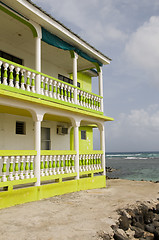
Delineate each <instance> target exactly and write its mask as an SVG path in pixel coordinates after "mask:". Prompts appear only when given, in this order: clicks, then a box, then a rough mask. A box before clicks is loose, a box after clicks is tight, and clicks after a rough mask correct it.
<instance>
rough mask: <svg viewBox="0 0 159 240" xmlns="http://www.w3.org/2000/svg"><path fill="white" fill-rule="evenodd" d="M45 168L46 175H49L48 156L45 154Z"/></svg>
mask: <svg viewBox="0 0 159 240" xmlns="http://www.w3.org/2000/svg"><path fill="white" fill-rule="evenodd" d="M44 169H45V176H48V175H49V174H48V156H45V164H44Z"/></svg>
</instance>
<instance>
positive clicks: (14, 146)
mask: <svg viewBox="0 0 159 240" xmlns="http://www.w3.org/2000/svg"><path fill="white" fill-rule="evenodd" d="M16 121H24V122H25V123H26V135H21V134H16ZM57 125H61V123H59V122H51V121H44V122H42V127H48V128H50V133H51V150H70V133H69V134H66V135H58V134H57V133H56V131H57ZM62 126H64V127H68V126H67V124H62ZM0 150H34V122H33V120H32V118H29V117H23V116H18V115H11V114H6V113H5V114H4V113H1V114H0Z"/></svg>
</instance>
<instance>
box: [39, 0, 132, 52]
mask: <svg viewBox="0 0 159 240" xmlns="http://www.w3.org/2000/svg"><path fill="white" fill-rule="evenodd" d="M34 2H35V3H37V5H40V6H41V7H42V8H43V9H45V10H46V11H47V12H49V13H50V14H51V15H52V16H54V17H55V18H57V19H60V21H62V22H63V23H64V25H65V24H66V25H67V26H68V27H70V28H71V29H72V30H73V31H75V33H77V34H78V35H80V36H81V37H82V38H84V39H85V40H88V41H89V43H91V44H92V45H95V46H96V47H100V48H102V46H108V47H109V46H110V44H112V41H124V40H125V38H126V37H127V36H126V34H125V33H124V32H123V31H122V30H121V29H120V28H119V22H121V21H123V16H122V14H121V13H120V11H119V10H118V9H117V8H116V7H115V6H114V5H113V3H112V1H111V0H100V4H99V0H87V1H85V0H81V1H78V0H67V1H63V0H58V1H56V0H45V2H44V1H43V0H38V1H37V0H34ZM76 31H78V32H76Z"/></svg>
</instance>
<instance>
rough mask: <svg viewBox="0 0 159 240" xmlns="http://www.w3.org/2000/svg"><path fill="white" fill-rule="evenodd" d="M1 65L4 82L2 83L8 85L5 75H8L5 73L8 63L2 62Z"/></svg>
mask: <svg viewBox="0 0 159 240" xmlns="http://www.w3.org/2000/svg"><path fill="white" fill-rule="evenodd" d="M3 66H4V73H3V84H4V85H8V83H7V77H8V75H7V69H8V66H9V64H8V63H4V64H3Z"/></svg>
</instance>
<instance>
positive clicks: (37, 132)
mask: <svg viewBox="0 0 159 240" xmlns="http://www.w3.org/2000/svg"><path fill="white" fill-rule="evenodd" d="M42 120H43V114H37V115H36V118H35V150H36V151H37V155H36V157H35V177H36V178H37V182H36V183H35V186H40V151H41V122H42Z"/></svg>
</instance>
